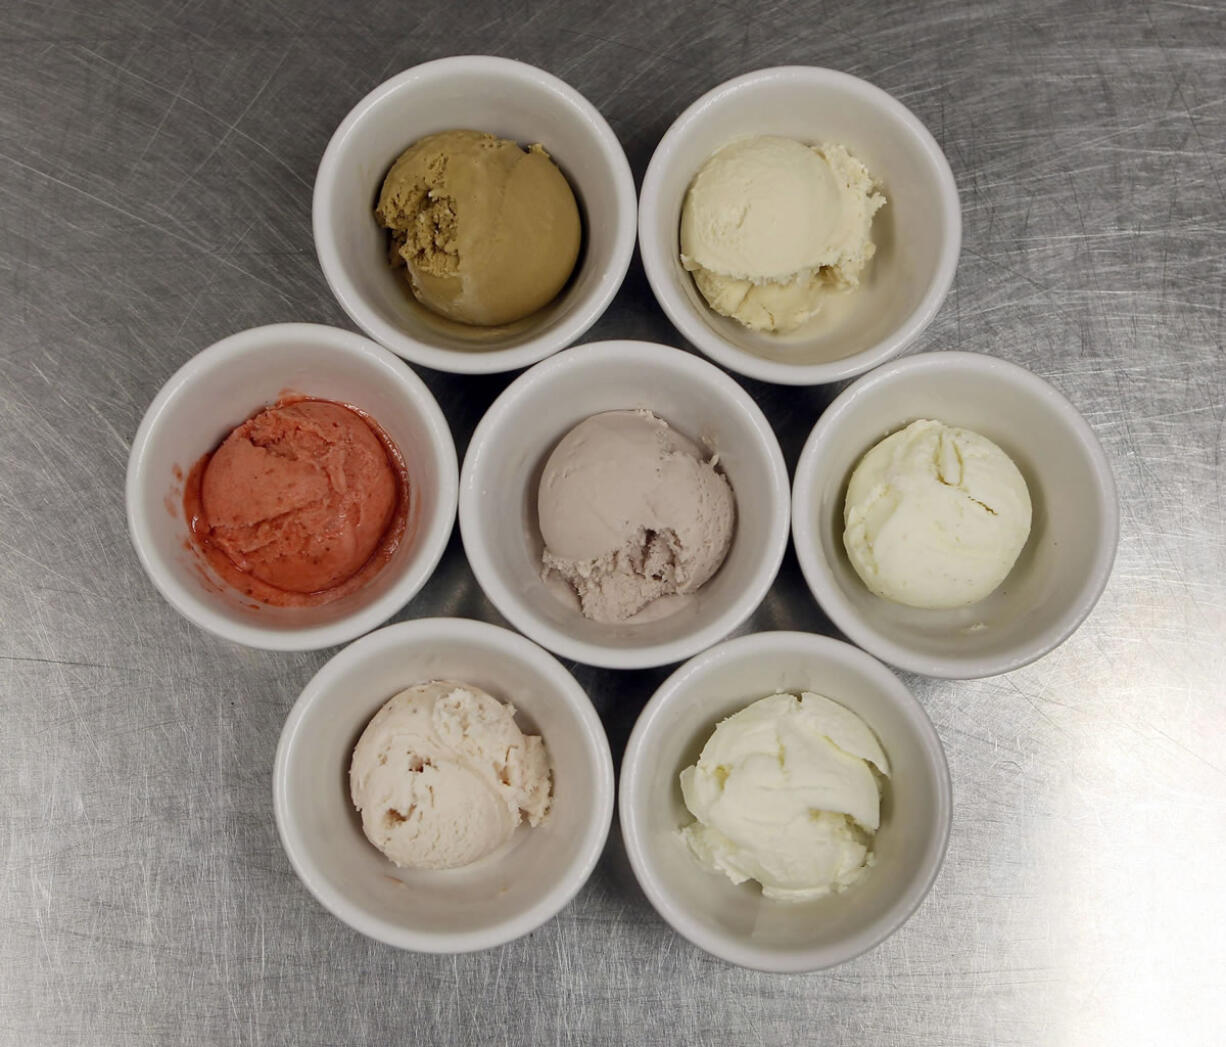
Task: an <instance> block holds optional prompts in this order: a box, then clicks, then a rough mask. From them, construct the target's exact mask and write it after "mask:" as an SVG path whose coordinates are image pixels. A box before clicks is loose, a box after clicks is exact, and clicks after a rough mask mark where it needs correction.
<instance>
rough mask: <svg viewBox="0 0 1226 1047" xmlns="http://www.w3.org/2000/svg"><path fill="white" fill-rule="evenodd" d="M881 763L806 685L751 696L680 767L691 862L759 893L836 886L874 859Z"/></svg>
mask: <svg viewBox="0 0 1226 1047" xmlns="http://www.w3.org/2000/svg"><path fill="white" fill-rule="evenodd" d="M889 774H890V765H889V761H888V760H887V759H886V755H885V753H884V752H883V751H882V749H881V744H880V743H879V742H878V741H877V738H876V736H875V735H874V734H873V732H872V730H871V729H870V728H869V726H868V725H867V724H866V723H865V722H864V721H863V720H862V719H860V717H858V716H857V715H856V714H855V713H853V712H852V711H851V710H850V709H848V708H846V707H845V706H842V705H840V704H839V703H838V702H835V701H832V700H831V699H829V698H825V697H823V696H822V695H819V694H813V693H811V692H809V691H805V692H803V693H801V694H800V695H799V696H797V695H794V694H773V695H770V696H769V697H767V698H762V699H759V700H758V701H756V702H754V703H753V704H752V705H749V706H747V707H746V708H744V709H742V710H741V711H740V712H739V713H736V714H735V715H733V716H730V717H728V718H727V719H726V720H723V721H721V722H720V723H719V725H718V726H717V727H716V728H715V733H714V734H712V735H711V737H710V739H709V740H708V741H707V743H706V745H705V746H704V747H703V750H702V754H701V755H700V756H699V758H698V763H697V764H696V765H695V766H693V767H687V768H686V769H685V770H684V771H682V772H681V794H682V796H683V798H684V799H685V805H686V807H687V808H689V811H690V813H691V814H692V815H693V816H694V817H695V818H696V819H697V820H696V821H695V822H694V823H693V824H692V825H689V826H687V827H686V828H684V829H682V830H681V834H682V837H683V838H684V839H685V841H686V843H688V844H689V847H690V850H691V851H692V852H693V853H694V855H695V856H696V857H697V858H698V860H699V861H700V862H701V863H702V864H703V865H704V866H706V867H707V868H708V869H710V870H712V871H713V872H720V873H723V874H724V875H726V876H727V877H728V878H729V879H730V880H732V882H733V883H743V882H744V881H745V880H750V879H752V880H757V881H758V883H760V884H761V885H762V894H763V896H764V897H766V898H771V899H774V900H776V901H785V902H803V901H810V900H811V899H814V898H820V897H822V896H823V895H826V894H829V893H830V892H831V891H841V890H843V889H844V888H846V887H849V886H850V885H851V884H853V883H855V882H856V881H857V880H858V879H859V878H860V877H861V876H863V875H864V871H865V869H866V868H867V867H869V866H871V865H872V864H873V860H874V859H873V854H872V849H871V848H872V842H873V836H874V834H875V833H876V832H877V829H878V828H879V826H880V823H881V786H880V782H881V781H882V780H884V779H885V778H888V777H889Z"/></svg>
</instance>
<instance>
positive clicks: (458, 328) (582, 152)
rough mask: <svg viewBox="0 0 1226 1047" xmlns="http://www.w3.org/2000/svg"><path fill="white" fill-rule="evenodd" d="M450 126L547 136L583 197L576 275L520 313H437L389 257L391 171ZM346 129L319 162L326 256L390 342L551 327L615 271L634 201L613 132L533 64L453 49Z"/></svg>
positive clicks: (533, 138) (540, 333) (483, 337)
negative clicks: (620, 171)
mask: <svg viewBox="0 0 1226 1047" xmlns="http://www.w3.org/2000/svg"><path fill="white" fill-rule="evenodd" d="M453 129H471V130H475V131H488V132H490V133H491V134H496V135H499V136H501V137H504V138H510V139H512V140H514V141H516V142H518V143H519V144H520V145H522V146H528V145H532V144H535V143H538V142H539V143H540V144H541V145H543V146H544V147H545V149H546V150H548V152H549V155H550V156H552V157H553V159H554V161H555V162H556V163H557V165H558V166H559V167H560V168H561V170H562V172H563V174H565V175H566V178H567V180H568V181H569V182H570V185H571V188H572V189H573V190H574V193H575V198H576V200H577V202H578V204H579V211H580V215H581V218H582V222H583V246H582V248H581V252H580V256H579V261H578V262H577V263H576V267H575V272H574V274H573V275H572V276H571V279H570V282H569V283H568V284H567V285H566V287H565V288H563V290H562V292H561V293H560V294H559V295H558V297H557V298H556V299H554V301H552V302H550V303H549V304H548V305H546V306H544V307H543V308H542V309H540V310H538V311H537V312H536V313H534V314H533V315H532V316H530V317H526V318H525V319H523V320H520V321H517V322H516V323H514V324H509V325H505V326H503V327H496V328H488V329H481V328H472V327H468V326H465V325H462V324H455V323H452V322H449V321H447V320H444V319H442V318H440V317H436V316H435V315H434V314H433V313H431V312H430V311H429V310H428V309H425V308H424V307H423V306H421V305H420V304H419V303H418V302H417V301H416V299H414V297H413V294H412V292H411V291H410V289H409V285H408V281H407V280H406V278H405V275H404V270H402V269H401V270H393V269H392V268H391V266H389V265H388V261H387V233H386V230H384V229H383V228H381V227H380V226H379V224H378V222H377V221H376V219H375V216H374V207H375V204H376V202H377V201H378V196H379V190H380V188H381V187H382V185H383V179H384V177H385V176H386V174H387V172H388V169H389V168H390V167H391V165H392V162H393V161H394V160H395V159H396V157H398V156H399V155H400V153H401V152H403V151H404V150H405V149H406V148H408V146H410V145H412V144H413V143H414V142H416V141H417V140H418V139H420V138H423V137H424V136H426V135H428V134H433V133H435V132H437V131H448V130H453ZM339 136H340V137H339V138H338V140H336V141H334V142H333V143H332V145H331V146H329V150H328V155H327V156H326V157H325V160H324V167H325V168H326V169H327V170H328V171H329V172H330V177H329V178H328V179H326V180H325V179H323V177H322V176H323V170H322V169H321V185H322V186H323V189H322V191H323V192H324V193H325V194H326V195H325V196H324V198H323V199H322V200H320V201H317V205H316V212H315V221H316V223H317V224H318V225H319V228H317V231H316V234H317V238H318V239H319V241H320V243H321V261H322V262H323V264H324V267H325V272H326V273H327V275H328V278H329V280H330V281H331V282H332V283H333V285H334V289H335V290H336V291H337V292H338V295H339V296H340V297H341V302H342V305H344V306H345V308H346V309H347V310H349V312H350V314H351V315H352V316H353V317H354V319H355V320H356V321H357V322H358V323H359V324H360V325H361V326H362V327H363V328H365V329H366V330H367V331H368V333H370V334H371V335H372V336H373V337H375V338H377V339H378V340H380V341H383V342H385V344H387V345H388V347H389V348H391V349H393V350H396V351H399V349H400V348H401V347H402V345H403V343H402V342H399V341H397V339H398V338H403V337H404V336H408V337H409V338H410V339H413V340H414V341H417V342H421V343H424V344H425V345H428V346H433V347H435V348H438V349H444V350H454V351H458V352H474V351H475V352H481V351H489V350H491V349H508V348H511V347H514V346H517V345H522V344H523V343H525V342H527V341H530V340H534V339H538V338H542V337H548V336H549V335H550V334H551V333H554V332H556V331H557V329H558V328H559V327H560V326H561V325H562V324H564V323H565V322H566V321H567V319H568V318H570V317H571V316H572V314H573V313H575V312H576V311H577V310H579V309H581V308H583V307H584V305H585V304H587V303H589V302H590V301H591V299H592V298H593V297H595V296H597V295H599V294H600V292H601V289H602V287H603V286H604V284H605V282H606V281H607V280H609V279H611V277H610V270H611V269H613V268H615V267H616V263H617V260H618V253H619V252H618V246H617V245H618V240H619V235H618V230H619V225H620V224H621V218H622V215H623V212H624V211H625V207H624V205H623V203H622V201H621V200H620V199H619V195H618V182H617V178H616V169H615V168H614V166H613V165H611V164H610V162H609V159H608V156H607V149H608V144H607V143H606V141H605V140H604V139H603V138H602V137H601V135H600V133H599V130H598V127H597V125H596V124H594V123H593V122H592V120H591V118H590V116H589V114H588V113H587V112H586V111H585V110H584V109H583V108H581V107H580V106H579V105H577V104H576V102H575V101H574V100H573V99H572V98H570V97H568V96H567V95H565V94H563V93H562V92H561V91H559V90H558V89H557V87H556V86H554V85H553V84H551V83H549V82H547V81H542V80H540V79H537V78H536V77H535V76H534V74H533V71H532V70H531V69H529V68H528V67H523V68H522V69H520V68H519V67H517V66H514V65H511V64H509V63H492V64H491V63H487V62H475V63H467V62H463V61H461V60H456V61H455V62H448V63H444V64H443V66H442V67H441V68H440V66H438V65H437V64H431V65H427V66H425V67H423V68H420V69H416V70H411V71H410V72H409V73H407V74H405V75H404V76H403V77H402V78H398V79H397V80H396V81H394V82H393V83H391V84H389V85H386V87H385V88H384V89H383V90H382V91H381V93H376V96H375V97H374V98H373V99H372V100H370V101H368V102H367V103H365V108H364V109H362V110H361V111H360V115H359V116H358V118H357V119H355V120H354V121H353V122H352V123H350V124H349V125H348V127H347V128H345V129H343V131H342V132H339ZM630 220H632V219H630ZM323 245H329V246H330V248H331V250H334V252H335V255H334V257H333V256H332V255H331V252H330V250H329V249H327V248H325V247H324V246H323ZM618 275H619V276H620V274H618Z"/></svg>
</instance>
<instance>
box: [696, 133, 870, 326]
mask: <svg viewBox="0 0 1226 1047" xmlns="http://www.w3.org/2000/svg"><path fill="white" fill-rule="evenodd" d="M884 204H885V197H883V196H882V195H881V193H880V192H878V190H877V186H876V183H875V182H874V180H873V178H872V176H871V175H870V174H869V172H868V170H867V169H866V168H865V166H864V165H863V164H862V163H861V162H860V161H859V160H857V159H856V158H855V157H854V156H852V155H851V154H850V153H849V152H848V151H847V150H846V149H845V148H844V147H843V146H841V145H837V144H833V143H828V144H825V145H820V146H807V145H804V144H803V143H801V142H797V141H795V140H793V139H790V138H780V137H777V136H771V135H767V136H762V137H758V138H746V139H741V140H739V141H735V142H732V143H730V144H729V145H726V146H724V147H723V148H722V149H720V150H718V151H717V152H715V153H714V154H713V155H712V156H711V157H710V158H709V159H708V160H707V161H706V163H705V164H703V166H702V168H701V169H700V170H699V172H698V174H697V175H695V176H694V180H693V182H691V184H690V188H689V191H688V192H687V193H686V197H685V202H684V204H683V207H682V212H681V262H682V265H683V266H684V267H685V268H686V269H687V270H689V271H690V272H692V273H693V274H694V282H695V283H696V284H697V286H698V289H699V291H701V292H702V295H703V297H704V298H705V299H706V301H707V304H708V305H710V306H711V308H712V309H714V310H715V311H716V312H717V313H721V314H722V315H724V316H729V317H732V318H733V319H734V320H737V321H738V322H740V323H742V324H744V325H745V326H746V327H750V328H753V329H755V330H762V331H770V332H777V333H786V332H788V331H792V330H795V329H796V328H797V327H799V326H800V325H801V324H803V323H804V322H805V321H806V320H808V319H810V318H811V317H813V316H814V315H816V314H817V312H818V311H819V310H820V309H821V307H822V302H823V300H824V298H825V296H826V295H828V294H829V293H831V292H832V291H847V290H852V289H854V288H856V287H858V286H859V283H860V277H861V273H862V271H863V270H864V267H865V266H866V265H867V264H868V261H869V259H871V258H872V256H873V254H874V252H875V250H876V247H875V245H874V244H873V241H872V239H871V225H872V220H873V215H874V214H876V212H877V211H878V210H879V209H880V208H881V207H882V206H883V205H884Z"/></svg>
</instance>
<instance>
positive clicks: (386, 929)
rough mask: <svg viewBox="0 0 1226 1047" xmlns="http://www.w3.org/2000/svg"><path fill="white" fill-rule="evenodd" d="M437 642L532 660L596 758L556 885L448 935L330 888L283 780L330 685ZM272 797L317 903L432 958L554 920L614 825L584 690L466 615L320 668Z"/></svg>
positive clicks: (385, 636) (293, 721)
mask: <svg viewBox="0 0 1226 1047" xmlns="http://www.w3.org/2000/svg"><path fill="white" fill-rule="evenodd" d="M442 637H446V638H448V639H451V640H455V639H461V640H465V641H467V642H469V643H470V644H471V645H472V646H485V647H486V648H488V649H493V650H495V651H497V652H499V653H503V654H508V655H510V656H512V657H518V658H520V659H522V660H524V661H527V662H529V663H531V664H532V665H533V667H534V668H536V669H538V670H539V671H540V672H541V673H542V674H543V675H545V676H547V677H549V678H550V679H551V680H552V681H553V682H554V683H555V684H556V689H555V695H556V696H557V697H558V698H559V699H560V704H561V705H562V706H564V707H565V708H566V709H568V710H569V711H570V712H571V713H572V714H573V715H574V716H575V718H576V721H577V723H578V725H579V727H580V729H581V731H582V733H583V735H584V737H585V738H586V740H587V742H588V744H589V746H590V748H591V749H592V751H593V755H594V756H595V759H594V760H592V761H588V764H589V766H590V767H591V770H592V775H593V786H594V787H593V790H592V791H593V797H594V799H593V807H594V809H595V810H594V815H593V817H592V818H591V819H590V822H589V827H588V829H587V830H585V831H586V833H587V835H588V839H587V840H586V841H585V846H584V847H583V848H582V849H581V850H580V851H579V852H578V853H577V855H576V857H575V860H574V861H572V862H571V863H570V864H569V865H568V866H566V868H565V870H564V871H563V875H562V876H560V877H559V879H558V883H557V884H556V885H555V886H554V887H553V888H552V889H551V890H550V891H548V892H547V893H546V894H545V895H544V896H543V897H542V898H541V899H540V900H538V901H537V902H536V903H535V904H534V905H532V906H530V907H529V908H528V909H527V910H525V911H524V912H522V913H519V914H518V915H515V916H512V917H509V918H508V919H505V920H500V921H499V922H497V923H494V924H491V925H490V926H488V927H484V928H481V929H478V930H471V931H463V932H454V933H452V932H441V931H415V930H411V929H407V928H405V927H404V926H401V925H397V924H395V923H392V922H390V921H388V920H384V919H381V918H380V917H377V916H373V915H371V914H370V913H367V912H366V911H365V910H363V909H361V908H360V907H359V906H358V905H356V904H354V903H353V902H351V901H350V900H349V899H348V898H347V897H346V896H345V895H344V894H343V893H341V892H340V891H337V890H335V889H333V887H332V886H331V885H330V884H329V883H328V882H327V880H326V879H325V878H324V877H323V876H322V875H321V874H320V873H319V872H318V869H317V867H316V865H315V862H314V860H313V858H311V856H310V852H309V849H308V848H307V846H306V845H305V844H304V843H303V841H302V839H301V835H300V833H299V830H298V827H297V823H296V821H295V818H294V815H293V813H292V812H293V810H294V803H293V800H292V798H291V796H290V791H289V783H288V774H289V762H290V759H291V756H292V753H293V750H294V747H295V745H296V744H297V741H298V738H299V736H300V733H301V732H302V730H303V726H302V725H303V721H304V719H305V718H306V716H307V714H308V713H309V712H310V711H311V710H312V709H313V708H314V707H315V706H316V705H318V704H319V703H320V702H324V701H327V700H328V699H329V695H335V694H336V692H335V690H334V688H335V686H336V684H337V682H338V680H340V679H343V677H344V676H345V674H346V673H348V672H349V671H350V670H351V669H352V668H353V667H355V666H356V665H358V664H360V663H361V662H363V661H364V660H366V659H367V658H368V657H369V656H370V655H373V654H376V653H381V652H383V651H385V650H387V649H389V648H394V647H396V646H399V645H402V644H405V643H406V642H411V643H416V644H421V643H428V642H430V641H431V640H432V639H434V638H442ZM389 697H390V695H389ZM334 700H335V699H334ZM272 793H273V813H274V818H275V821H276V823H277V835H278V837H279V839H280V841H281V846H282V848H283V849H284V851H285V854H286V857H287V858H288V859H289V862H290V865H291V866H292V867H293V870H294V872H295V874H296V875H297V876H298V878H299V880H301V881H302V883H303V885H304V886H305V887H306V888H307V890H308V891H309V892H310V893H311V894H312V895H313V896H314V897H315V899H316V901H318V902H319V903H320V904H321V905H322V906H323V907H324V908H325V909H327V910H328V911H329V912H330V913H332V915H333V916H335V917H336V918H337V919H339V920H341V921H342V922H343V923H346V924H348V925H349V926H350V927H352V928H353V929H354V930H356V931H358V932H360V933H361V934H364V935H366V936H367V937H369V938H373V939H375V940H376V941H380V942H383V943H384V944H386V945H391V946H395V947H396V948H399V949H406V950H409V951H411V952H422V953H435V954H451V953H462V952H475V951H477V950H480V949H490V948H494V947H495V946H498V945H503V944H505V943H506V942H510V941H513V940H515V939H516V938H519V937H522V936H523V935H525V934H528V933H529V932H530V931H533V930H535V929H536V928H538V927H540V926H541V925H543V924H544V923H546V922H547V921H549V920H550V919H552V918H553V917H554V916H556V915H557V914H558V912H560V911H561V910H562V909H563V908H564V907H565V906H566V904H567V903H568V902H570V900H571V899H572V898H574V896H575V895H576V894H578V893H579V891H580V889H581V888H582V887H583V885H584V884H585V883H587V881H588V879H589V878H590V877H591V875H592V872H593V871H594V870H595V868H596V863H597V862H598V861H599V859H600V856H601V854H602V853H603V852H604V847H605V843H606V841H607V839H608V835H609V830H610V828H611V826H612V821H613V806H614V800H615V791H614V781H613V757H612V753H611V752H610V749H609V739H608V736H607V735H606V734H605V730H604V725H603V724H602V723H601V720H600V717H599V716H598V715H597V713H596V709H595V707H594V706H593V705H592V702H591V699H590V698H589V697H588V695H587V692H586V691H585V690H584V689H583V687H582V686H580V684H579V682H578V681H577V680H576V679H575V677H574V676H573V675H572V674H571V673H570V672H569V671H568V670H567V669H566V667H565V666H563V665H562V663H561V662H559V661H558V660H557V659H556V658H554V657H553V655H551V654H550V653H549V652H548V651H546V650H544V649H543V648H541V647H540V646H538V645H537V644H535V643H533V642H532V641H531V640H529V639H527V638H526V637H524V636H521V635H520V634H519V633H516V632H513V631H512V630H510V629H504V628H503V627H502V626H498V625H493V624H491V623H489V622H483V621H478V620H476V619H471V618H441V617H440V618H416V619H413V620H411V621H407V622H397V623H395V624H393V625H388V626H385V627H384V628H382V629H378V630H376V631H375V632H372V633H368V634H367V635H366V636H363V637H362V638H361V639H359V640H355V641H354V642H353V643H351V644H349V645H348V646H347V647H344V648H342V649H341V650H340V651H338V652H337V653H336V654H335V655H333V656H332V657H331V658H330V659H328V661H327V662H325V663H324V664H323V665H322V666H320V668H319V670H318V671H317V672H316V673H315V675H314V676H313V677H311V679H310V680H309V681H308V683H307V685H306V686H305V687H304V688H303V689H302V691H301V693H300V694H299V695H298V698H297V699H296V700H295V702H294V705H293V707H292V708H291V709H290V713H289V716H288V717H286V720H285V724H284V726H283V727H282V728H281V735H280V737H279V739H278V741H277V752H276V758H275V759H274V761H273V774H272Z"/></svg>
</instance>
